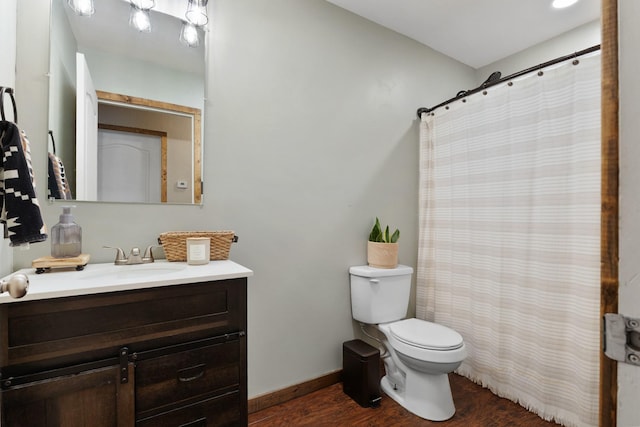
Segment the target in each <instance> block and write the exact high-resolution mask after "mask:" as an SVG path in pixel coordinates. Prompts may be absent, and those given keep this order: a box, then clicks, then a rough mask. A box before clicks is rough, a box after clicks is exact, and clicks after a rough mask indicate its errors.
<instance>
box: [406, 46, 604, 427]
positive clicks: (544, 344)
mask: <svg viewBox="0 0 640 427" xmlns="http://www.w3.org/2000/svg"><path fill="white" fill-rule="evenodd" d="M574 62H575V61H565V62H562V63H560V64H556V65H554V66H550V67H548V68H545V69H543V70H541V71H542V72H541V73H535V72H534V73H530V74H527V75H524V76H521V77H518V78H515V79H514V80H512V81H511V82H505V83H501V84H499V85H496V86H494V87H491V88H488V89H487V90H486V91H485V92H484V93H477V94H475V95H471V96H469V97H467V99H466V102H462V101H456V102H454V103H452V104H450V105H449V106H448V108H443V107H441V108H439V109H437V110H435V111H434V112H433V113H430V114H427V113H423V115H422V120H421V132H420V145H421V148H420V157H421V158H420V162H421V165H420V237H419V245H420V246H419V253H418V268H417V280H418V292H417V316H418V317H420V318H423V319H427V320H432V321H435V322H438V323H441V324H444V325H447V326H449V327H451V328H453V329H455V330H457V331H458V332H459V333H460V334H461V335H462V336H463V338H464V340H465V342H466V345H467V346H468V350H469V356H468V357H467V359H466V360H465V361H464V362H463V364H462V365H461V367H460V368H459V369H458V371H457V372H458V373H459V374H461V375H464V376H466V377H468V378H470V379H472V380H473V381H476V382H478V383H479V384H482V385H483V386H485V387H488V388H489V389H491V390H492V391H493V392H494V393H496V394H497V395H499V396H503V397H506V398H509V399H511V400H514V401H516V402H518V403H520V404H521V405H523V406H524V407H526V408H529V409H530V410H531V411H533V412H535V413H537V414H539V415H540V416H541V417H543V418H545V419H549V420H551V419H553V420H556V421H557V422H560V423H562V424H563V425H567V426H580V427H582V426H596V425H598V381H599V351H600V349H599V345H600V344H599V331H600V320H599V311H600V305H599V298H600V269H599V268H600V264H599V263H600V52H599V51H597V52H595V53H591V54H587V55H584V56H581V57H579V58H578V60H577V62H578V63H577V64H574Z"/></svg>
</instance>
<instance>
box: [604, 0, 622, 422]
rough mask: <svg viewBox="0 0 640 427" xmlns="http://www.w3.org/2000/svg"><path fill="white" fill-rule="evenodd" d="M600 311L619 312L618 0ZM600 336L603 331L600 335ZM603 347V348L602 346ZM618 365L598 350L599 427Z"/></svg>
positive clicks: (612, 402) (610, 4) (612, 28)
mask: <svg viewBox="0 0 640 427" xmlns="http://www.w3.org/2000/svg"><path fill="white" fill-rule="evenodd" d="M601 7H602V17H601V22H602V83H601V84H602V100H601V102H602V112H601V118H602V120H601V124H602V184H601V194H602V201H601V203H602V214H601V217H600V222H601V231H600V233H601V234H600V236H601V237H600V282H601V284H600V314H601V315H604V313H617V312H618V287H619V279H618V232H619V231H618V185H619V182H618V180H619V178H618V168H619V162H618V153H619V147H618V144H619V133H618V132H619V131H618V123H619V115H618V108H619V106H618V90H619V87H618V0H602V4H601ZM600 336H601V337H602V336H603V335H602V334H601V335H600ZM601 348H604V347H601ZM617 375H618V365H617V362H616V361H614V360H611V359H609V358H608V357H606V356H605V355H604V352H603V351H601V353H600V427H614V426H615V425H616V422H617V403H618V402H617V400H618V399H617V397H618V396H617V395H618V378H617Z"/></svg>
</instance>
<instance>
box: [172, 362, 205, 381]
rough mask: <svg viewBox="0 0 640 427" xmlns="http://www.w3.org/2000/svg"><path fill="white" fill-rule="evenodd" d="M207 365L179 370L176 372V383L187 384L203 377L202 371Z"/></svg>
mask: <svg viewBox="0 0 640 427" xmlns="http://www.w3.org/2000/svg"><path fill="white" fill-rule="evenodd" d="M206 367H207V365H205V364H204V363H203V364H200V365H196V366H191V367H190V368H185V369H180V370H179V371H178V381H180V382H182V383H188V382H189V381H194V380H197V379H198V378H201V377H203V376H204V370H205V368H206Z"/></svg>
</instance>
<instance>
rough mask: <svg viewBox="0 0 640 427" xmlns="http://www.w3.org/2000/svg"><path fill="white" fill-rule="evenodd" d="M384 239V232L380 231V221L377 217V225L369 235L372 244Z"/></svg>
mask: <svg viewBox="0 0 640 427" xmlns="http://www.w3.org/2000/svg"><path fill="white" fill-rule="evenodd" d="M381 238H382V230H381V229H380V220H379V219H378V218H377V217H376V223H375V224H374V225H373V228H372V229H371V233H370V234H369V241H370V242H379V241H380V239H381Z"/></svg>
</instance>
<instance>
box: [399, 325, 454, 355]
mask: <svg viewBox="0 0 640 427" xmlns="http://www.w3.org/2000/svg"><path fill="white" fill-rule="evenodd" d="M389 329H390V330H391V334H392V335H393V336H394V337H395V338H396V339H397V340H399V341H402V342H403V343H405V344H408V345H412V346H415V347H420V348H424V349H427V350H455V349H456V348H460V347H462V336H461V335H460V334H459V333H457V332H456V331H454V330H453V329H450V328H447V327H446V326H442V325H438V324H437V323H432V322H427V321H425V320H420V319H405V320H400V321H399V322H395V323H393V324H392V325H390V326H389Z"/></svg>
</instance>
